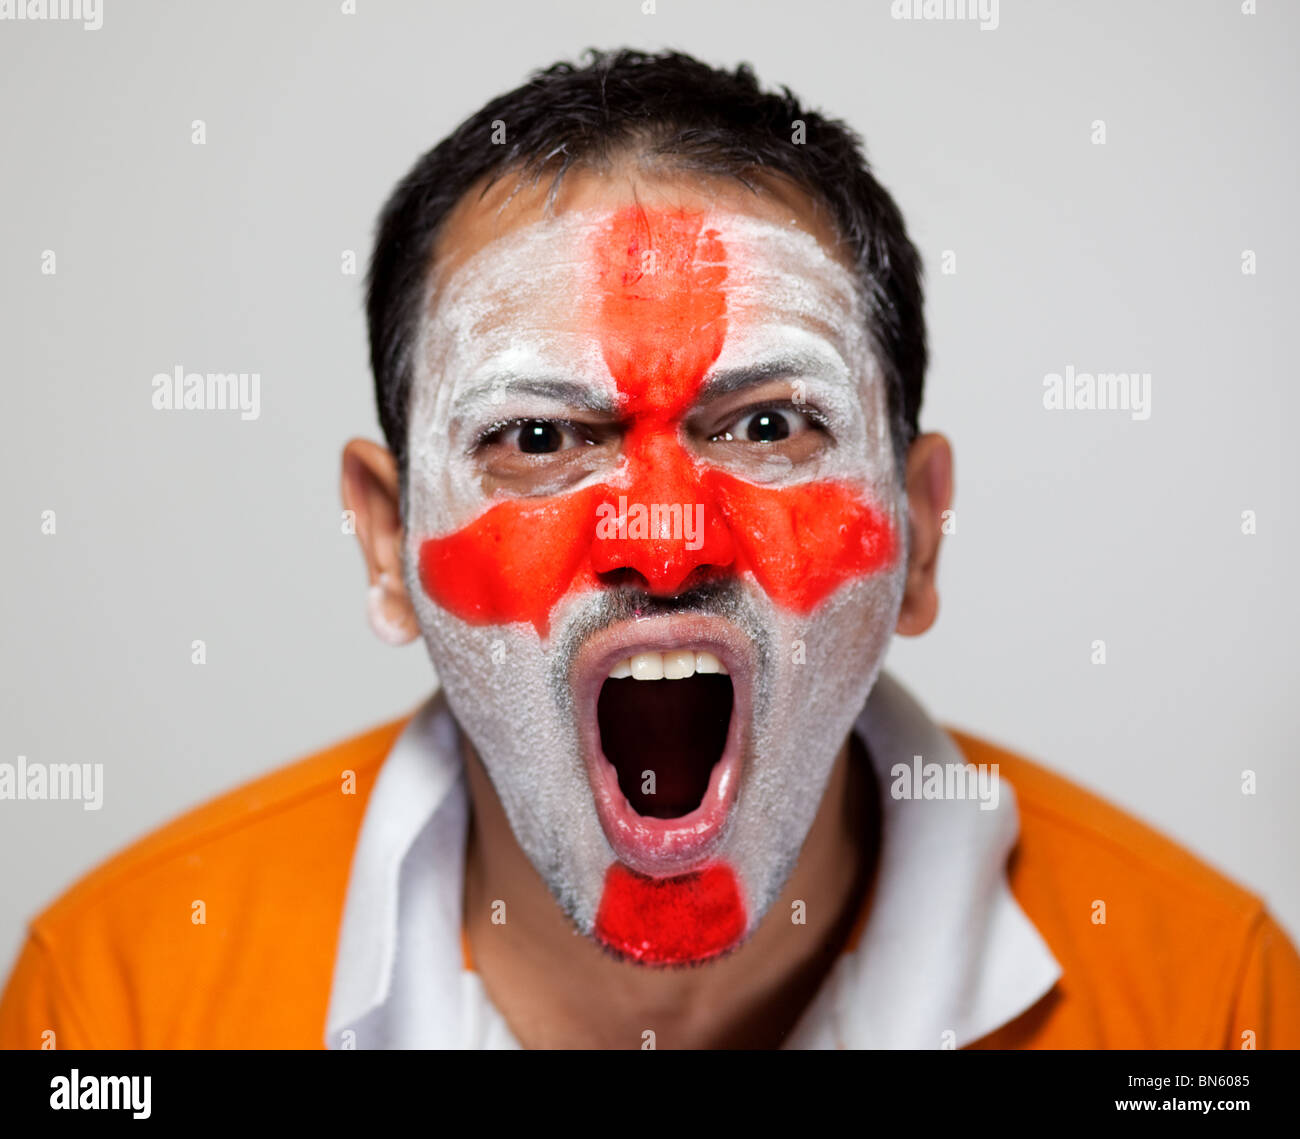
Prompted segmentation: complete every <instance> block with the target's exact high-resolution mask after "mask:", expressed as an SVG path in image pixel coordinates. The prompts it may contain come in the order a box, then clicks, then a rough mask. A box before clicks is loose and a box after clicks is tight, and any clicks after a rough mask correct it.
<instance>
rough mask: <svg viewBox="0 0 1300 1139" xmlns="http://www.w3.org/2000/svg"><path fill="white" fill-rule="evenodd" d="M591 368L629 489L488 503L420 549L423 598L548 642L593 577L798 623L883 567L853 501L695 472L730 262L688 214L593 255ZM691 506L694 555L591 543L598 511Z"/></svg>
mask: <svg viewBox="0 0 1300 1139" xmlns="http://www.w3.org/2000/svg"><path fill="white" fill-rule="evenodd" d="M592 260H593V265H594V268H595V278H596V282H597V285H598V293H599V301H598V306H597V309H596V316H595V319H596V320H597V322H598V326H599V330H600V343H601V350H602V354H603V356H604V359H605V363H606V365H607V366H608V367H609V370H610V374H611V375H612V376H613V377H614V380H615V382H616V384H617V386H618V391H619V395H620V397H621V408H620V410H621V411H622V412H623V414H624V415H625V417H626V419H627V421H628V423H629V428H628V431H627V434H626V436H625V438H624V444H623V447H624V454H625V456H626V459H627V469H628V471H629V474H630V477H631V482H630V485H628V486H624V487H618V488H615V487H609V486H596V487H588V488H586V489H584V490H581V491H576V492H573V493H571V494H567V495H557V496H553V497H548V498H540V499H512V500H506V501H502V502H498V503H496V504H495V505H493V506H491V507H490V508H489V509H488V510H487V511H486V512H485V513H483V514H482V515H480V516H479V517H478V518H477V519H476V520H475V521H473V522H471V523H470V524H469V525H467V526H466V527H464V528H463V529H461V530H459V531H457V532H455V533H453V534H449V535H446V536H443V537H438V538H430V539H428V540H427V541H425V542H424V543H423V544H422V545H421V547H420V580H421V583H422V584H423V586H424V589H425V591H426V592H427V593H428V595H429V596H430V597H431V598H432V599H433V600H434V601H435V602H437V603H438V604H439V605H441V606H443V607H444V608H445V609H448V610H449V611H451V612H452V613H455V614H456V615H457V616H458V617H460V618H461V619H462V620H465V621H468V622H471V623H474V624H507V623H510V622H515V621H527V622H530V623H531V624H533V625H534V626H535V627H536V628H537V630H538V632H539V633H541V634H542V635H545V634H546V633H547V631H548V630H549V623H550V614H551V612H552V611H553V609H554V607H555V605H556V604H557V603H558V602H559V601H560V600H561V599H562V598H563V597H564V596H566V595H567V594H570V593H580V592H583V591H586V590H589V589H593V588H597V587H598V586H599V585H600V580H601V579H600V576H599V575H601V574H609V573H612V572H613V571H617V570H628V569H630V570H635V571H636V572H637V573H638V574H639V575H640V576H641V577H642V578H644V580H645V582H646V584H647V586H648V587H649V589H650V590H651V591H652V592H654V593H660V594H672V593H675V592H677V591H678V590H680V589H681V588H682V587H683V586H684V585H686V584H687V583H688V582H689V583H694V582H695V581H697V580H699V579H700V577H701V576H702V575H718V574H728V575H731V574H738V573H745V572H748V573H751V574H753V576H754V578H755V579H756V580H757V581H758V583H759V585H760V586H762V588H763V589H764V590H766V591H767V593H768V594H769V596H771V597H772V599H773V600H774V601H775V602H776V603H777V604H778V605H781V606H783V607H784V608H787V609H790V610H793V611H795V612H799V613H807V612H810V611H811V610H812V609H814V608H815V607H816V606H817V605H818V604H819V603H820V602H821V601H823V600H824V599H825V598H826V597H828V596H829V595H830V594H831V593H833V592H834V591H835V590H836V589H838V588H839V587H840V586H841V585H842V584H844V583H845V582H846V581H849V580H851V579H853V578H856V577H860V576H863V575H866V574H870V573H874V572H876V571H878V570H880V569H883V568H885V567H886V566H888V565H890V564H891V563H892V562H893V560H894V558H895V556H896V554H897V543H896V540H895V536H894V533H893V529H892V527H891V526H890V524H889V521H888V519H887V518H885V517H884V515H883V514H882V513H881V512H880V511H878V510H877V509H875V508H874V507H873V506H872V505H871V504H870V503H868V502H866V501H864V500H863V498H862V496H861V494H860V492H859V491H857V490H856V489H855V488H853V487H851V486H849V485H847V484H844V483H839V482H832V481H823V482H817V483H806V484H803V485H799V486H792V487H764V486H757V485H755V484H752V483H748V482H745V481H744V480H742V479H738V478H736V477H735V476H734V475H731V474H728V473H727V472H725V471H722V470H719V469H716V468H709V467H707V466H706V465H703V464H699V463H697V461H696V460H695V459H694V458H693V457H692V456H691V455H690V453H689V452H688V451H687V450H686V447H685V446H684V444H683V443H682V440H681V437H680V430H679V429H680V421H681V418H682V416H683V415H684V414H685V413H686V412H687V411H688V410H689V409H690V407H691V406H692V404H693V403H694V401H695V398H696V396H697V394H698V392H699V388H700V384H701V382H702V381H703V379H704V376H705V374H706V373H707V372H708V370H709V368H710V367H711V366H712V365H713V363H714V361H715V360H716V359H717V358H718V355H719V353H720V352H721V350H722V344H723V340H724V338H725V336H726V290H725V285H726V275H727V269H726V250H725V248H724V246H723V243H722V240H721V238H720V236H719V234H718V233H717V231H716V230H704V229H703V218H702V216H701V215H700V214H698V213H693V212H690V211H685V210H644V209H642V208H640V207H635V206H631V207H627V208H625V209H623V210H620V211H618V212H617V213H615V214H614V215H613V217H612V218H611V220H610V222H609V224H608V225H607V226H606V227H605V228H604V230H603V232H602V233H601V235H600V238H599V240H597V242H596V243H595V245H594V247H593V250H592ZM620 495H622V496H624V497H625V498H626V501H627V502H628V503H631V504H637V503H640V504H644V505H646V506H649V505H650V504H681V505H682V506H683V507H685V506H688V505H692V504H697V503H698V504H701V505H702V506H703V507H704V515H703V524H704V529H703V535H702V536H701V537H702V543H701V544H700V545H699V547H698V548H697V549H694V550H691V549H688V548H687V542H686V539H685V536H684V534H652V535H651V536H649V537H637V538H631V537H623V538H618V537H613V538H611V537H605V536H600V537H598V536H597V520H598V510H599V508H600V507H601V506H602V505H604V504H607V503H608V504H611V505H615V506H616V505H617V503H618V500H619V497H620Z"/></svg>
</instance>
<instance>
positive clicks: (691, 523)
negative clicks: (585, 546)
mask: <svg viewBox="0 0 1300 1139" xmlns="http://www.w3.org/2000/svg"><path fill="white" fill-rule="evenodd" d="M625 454H626V455H627V458H628V470H629V473H630V474H631V476H632V477H631V480H630V484H629V486H628V488H627V489H626V491H624V492H621V493H620V491H619V490H617V489H616V488H611V489H610V490H609V492H608V494H607V495H606V497H605V499H604V500H603V502H602V504H601V511H600V513H601V521H599V522H598V524H597V527H596V536H595V538H594V539H593V541H592V549H591V565H592V569H594V570H595V572H596V574H597V575H598V576H599V577H600V578H601V579H602V580H603V581H605V582H606V583H607V584H613V583H614V582H619V581H626V580H627V579H628V577H629V576H633V575H634V576H635V578H639V579H640V582H641V583H643V584H644V588H646V589H647V590H648V591H649V592H650V593H652V594H656V595H659V596H671V595H673V594H676V593H680V592H681V591H682V590H683V589H684V588H689V587H693V586H695V585H698V584H700V582H701V581H702V580H706V579H709V578H712V577H716V576H720V575H722V574H725V573H729V572H732V570H733V568H734V566H735V562H736V543H735V540H734V539H733V537H732V535H731V531H730V529H729V528H728V526H727V521H726V518H725V516H724V515H723V513H722V511H721V509H720V507H719V504H718V502H717V500H716V497H715V496H714V495H713V494H712V493H711V492H709V491H708V490H706V488H705V486H704V484H703V483H702V481H701V479H700V477H699V473H698V471H697V470H696V468H695V464H694V463H693V462H692V460H691V457H690V455H688V454H687V453H686V450H685V448H684V447H683V446H682V445H681V443H680V442H679V441H678V440H677V439H676V437H675V436H673V435H671V434H668V433H666V432H656V433H653V434H649V433H648V434H644V435H640V436H639V437H637V436H636V435H633V436H631V437H629V438H628V440H627V443H626V450H625Z"/></svg>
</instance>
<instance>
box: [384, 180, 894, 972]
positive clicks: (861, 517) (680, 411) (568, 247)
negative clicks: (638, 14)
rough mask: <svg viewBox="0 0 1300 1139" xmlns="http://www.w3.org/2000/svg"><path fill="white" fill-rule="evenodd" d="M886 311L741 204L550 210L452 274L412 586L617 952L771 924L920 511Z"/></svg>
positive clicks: (534, 844)
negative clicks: (874, 309)
mask: <svg viewBox="0 0 1300 1139" xmlns="http://www.w3.org/2000/svg"><path fill="white" fill-rule="evenodd" d="M867 327H868V323H867V319H866V315H865V310H864V307H863V304H862V301H861V298H860V295H859V292H858V290H857V288H856V285H855V282H854V280H853V278H852V276H851V274H850V273H849V272H848V271H847V270H846V269H845V268H844V267H843V266H841V265H840V264H839V263H838V262H837V261H836V260H835V259H834V258H832V257H830V256H829V255H828V254H827V253H826V251H825V250H824V249H823V248H822V246H821V245H820V244H819V243H818V242H817V241H816V240H815V239H814V238H813V237H811V236H809V235H808V234H807V233H805V232H803V231H802V230H800V229H798V228H796V227H795V226H793V225H781V224H776V223H775V222H773V221H770V220H764V219H762V218H760V217H757V216H753V215H750V214H748V213H745V212H740V211H735V212H732V211H723V210H708V211H703V210H697V209H690V208H686V207H684V206H668V207H664V208H646V207H642V206H639V205H634V204H623V205H618V206H614V207H612V208H610V209H607V210H597V211H584V212H580V213H579V212H569V213H562V214H560V215H559V216H555V217H546V218H539V219H538V220H536V221H535V222H533V223H532V224H529V225H525V226H522V227H520V228H517V229H515V230H513V231H512V232H510V233H509V234H507V235H506V236H504V237H501V238H499V239H497V240H495V241H493V242H491V243H490V244H487V245H486V246H484V247H483V248H481V249H480V250H479V251H478V252H477V253H475V254H474V255H473V256H472V257H471V258H469V259H468V260H467V261H465V262H464V263H463V264H461V265H460V266H458V267H457V268H456V269H455V270H453V271H452V272H450V273H449V274H447V275H446V276H445V278H442V279H439V278H437V277H435V280H434V282H433V286H432V288H431V295H430V302H429V305H428V309H427V320H426V325H425V329H424V336H423V344H422V353H421V356H420V359H419V361H418V366H417V377H416V383H415V386H414V389H413V393H412V406H411V438H410V454H411V466H410V472H409V496H408V511H407V513H408V548H407V550H406V557H407V577H408V584H409V585H410V586H411V589H412V595H413V596H417V597H418V598H419V601H418V604H417V609H418V613H419V617H420V621H421V626H422V628H423V630H424V633H425V638H426V641H427V643H428V646H429V649H430V653H431V655H432V657H433V660H434V664H435V666H436V668H437V670H438V673H439V676H440V678H441V680H442V683H443V686H444V688H445V690H446V692H447V697H448V700H449V702H450V704H451V707H452V710H453V711H454V712H455V714H456V716H457V719H458V721H459V722H460V723H461V725H462V727H463V728H464V729H465V731H466V732H467V734H468V735H469V738H470V740H471V741H472V742H473V744H474V745H475V747H476V749H477V751H478V753H479V755H480V756H481V757H482V759H483V761H484V764H485V766H486V768H487V770H488V772H489V774H490V776H491V778H492V781H493V784H494V786H495V788H496V790H497V793H498V795H499V796H500V798H501V801H502V805H503V807H504V808H505V811H506V815H507V817H508V818H509V820H510V823H511V826H512V828H513V830H514V832H515V836H516V838H517V839H518V841H519V842H520V845H521V846H522V847H523V849H524V851H525V853H526V854H527V855H528V856H529V858H530V859H531V861H532V862H533V864H534V866H535V867H536V868H537V869H538V871H539V873H540V874H541V875H542V877H543V878H544V879H545V880H546V882H547V883H548V885H549V886H550V887H551V890H552V892H553V893H554V895H555V896H556V898H557V899H558V900H559V901H560V904H561V905H562V906H563V907H564V908H565V910H566V912H567V913H568V914H569V916H570V917H571V918H572V919H573V920H574V921H575V923H576V924H577V925H578V927H579V928H580V929H581V930H582V931H583V932H586V933H590V934H593V935H594V936H596V937H597V938H599V939H600V940H601V941H602V942H603V943H604V944H606V945H607V946H609V947H610V948H612V949H614V950H615V951H617V952H619V953H621V954H623V955H625V956H627V957H628V958H629V959H632V960H636V961H640V962H643V963H647V964H669V963H676V962H681V961H698V960H703V959H707V958H708V957H711V956H715V955H716V954H718V953H722V952H725V951H726V950H728V949H730V948H732V947H734V946H735V945H736V944H739V943H740V942H741V941H742V940H743V939H744V937H745V936H746V935H747V934H749V933H751V932H752V931H753V929H754V928H755V926H756V925H757V923H758V921H759V920H760V919H761V918H762V916H763V914H764V913H765V912H766V911H767V909H768V907H769V906H770V905H771V904H772V902H773V900H774V899H775V898H776V897H777V895H778V894H779V892H780V889H781V887H782V885H783V884H784V882H785V880H786V878H787V877H788V876H789V873H790V871H791V870H792V869H793V866H794V862H795V860H796V858H797V856H798V852H799V850H800V848H801V846H802V844H803V840H804V838H805V837H806V835H807V832H808V828H809V826H810V825H811V823H812V820H813V817H814V815H815V813H816V809H817V806H818V804H819V802H820V799H821V795H822V792H823V790H824V788H825V785H826V780H827V777H828V775H829V772H830V768H831V765H832V763H833V760H834V758H835V755H836V753H837V751H838V749H839V747H840V746H841V744H842V743H843V741H844V738H845V736H846V735H847V732H848V731H849V728H850V726H851V724H852V721H853V719H854V718H855V717H856V714H857V712H858V711H859V710H860V708H861V706H862V703H863V702H864V701H865V698H866V696H867V693H868V692H869V690H870V688H871V685H872V684H873V683H874V681H875V677H876V675H877V672H878V669H879V666H880V662H881V659H882V657H883V653H884V649H885V646H886V644H887V641H888V638H889V635H890V633H891V631H892V628H893V625H894V622H895V620H896V617H897V611H898V605H899V600H900V597H901V585H902V574H903V565H904V557H903V550H902V535H903V533H904V532H905V519H904V517H903V515H902V513H901V510H902V499H901V495H900V494H899V492H898V490H897V489H896V484H895V477H894V471H895V468H894V457H893V455H892V451H891V447H890V435H889V430H888V418H887V406H886V398H885V391H884V387H883V383H882V381H881V378H880V373H879V369H878V367H877V364H876V361H875V358H874V355H873V353H872V351H871V346H870V342H869V338H868V334H867Z"/></svg>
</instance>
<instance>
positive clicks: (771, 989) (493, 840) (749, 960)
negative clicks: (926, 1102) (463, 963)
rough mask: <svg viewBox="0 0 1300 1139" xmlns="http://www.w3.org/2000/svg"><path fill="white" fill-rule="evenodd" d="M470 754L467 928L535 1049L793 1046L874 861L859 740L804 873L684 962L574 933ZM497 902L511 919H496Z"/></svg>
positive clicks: (873, 828)
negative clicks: (641, 960)
mask: <svg viewBox="0 0 1300 1139" xmlns="http://www.w3.org/2000/svg"><path fill="white" fill-rule="evenodd" d="M465 752H466V757H465V758H466V772H467V776H468V781H469V791H470V802H471V809H472V817H471V823H470V829H469V839H468V847H467V851H466V869H465V898H464V901H465V932H466V936H467V937H468V940H469V945H470V952H471V954H472V955H473V958H474V964H475V968H476V969H477V970H478V972H479V975H480V978H481V980H482V982H483V985H484V988H485V989H486V991H487V994H488V996H489V997H490V998H491V999H492V1002H493V1004H494V1005H495V1006H496V1008H497V1009H498V1010H499V1011H500V1012H501V1014H502V1016H504V1017H505V1019H506V1022H507V1024H508V1025H509V1026H510V1029H511V1031H512V1032H513V1033H514V1036H515V1038H516V1039H517V1040H518V1041H519V1042H520V1043H521V1044H522V1045H523V1046H524V1047H526V1048H564V1047H578V1048H640V1047H642V1046H643V1044H644V1043H645V1041H646V1039H647V1038H646V1037H645V1036H644V1033H645V1032H647V1030H649V1031H653V1032H654V1034H655V1037H654V1039H655V1044H656V1046H657V1047H663V1048H718V1047H768V1048H770V1047H777V1046H779V1045H780V1043H781V1042H782V1041H783V1040H784V1038H785V1037H786V1036H787V1035H788V1034H789V1032H790V1030H791V1029H792V1028H793V1027H794V1025H795V1023H796V1022H797V1020H798V1018H799V1016H800V1014H801V1013H802V1012H803V1010H804V1008H805V1007H806V1006H807V1005H808V1002H809V1001H811V1000H812V998H813V996H814V995H815V994H816V992H817V989H818V987H819V986H820V984H821V982H822V981H823V979H824V978H825V976H826V974H827V973H828V972H829V970H830V968H831V966H833V965H834V963H835V960H836V958H837V956H838V955H839V952H840V950H841V948H842V947H843V945H844V943H845V941H846V940H847V938H848V936H849V934H850V931H851V929H852V927H853V925H854V922H855V920H856V918H857V917H858V914H859V912H860V910H861V908H862V906H863V904H864V902H865V898H866V894H867V888H868V885H869V883H870V880H871V877H872V874H873V872H874V864H875V859H876V852H877V848H878V845H879V842H878V840H879V832H880V805H879V789H878V787H877V785H876V780H875V776H874V774H873V772H872V770H871V763H870V761H869V759H868V757H867V756H866V754H865V752H863V751H862V750H861V745H860V744H859V742H858V741H857V739H856V737H854V736H852V735H850V737H849V738H848V739H847V740H845V742H844V744H843V746H842V747H841V749H840V752H839V755H838V756H837V758H836V761H835V764H834V766H833V767H832V769H831V775H830V778H829V780H828V782H827V786H826V791H825V793H824V795H823V797H822V802H821V806H820V807H819V809H818V812H817V816H816V818H815V819H814V820H813V825H812V827H811V828H810V830H809V832H808V836H807V838H806V839H805V841H804V845H803V849H802V851H801V852H800V856H799V861H798V863H797V865H796V867H795V870H794V873H793V874H792V875H791V876H790V879H789V881H788V882H787V883H786V886H785V889H784V890H783V891H782V894H781V896H780V897H779V898H778V899H777V901H776V902H774V903H773V905H772V906H771V908H770V909H769V910H768V912H767V914H766V915H765V916H764V918H763V920H762V921H761V922H760V923H759V926H758V928H757V930H755V932H754V934H753V936H752V937H751V938H750V939H749V941H748V942H746V944H744V945H743V946H741V947H740V948H739V949H738V950H736V951H735V952H733V953H730V954H727V955H726V956H724V957H721V958H718V959H717V960H714V961H710V962H707V963H705V964H703V965H700V966H698V967H687V968H670V969H660V968H647V967H645V966H641V965H636V964H632V963H630V962H626V961H622V960H618V959H616V958H615V957H613V956H612V955H611V954H609V953H607V952H606V951H605V950H603V949H602V948H601V947H600V946H598V945H597V944H596V943H595V942H594V941H592V940H591V939H590V938H585V937H584V938H579V937H575V936H574V934H573V927H572V925H571V924H570V922H569V921H568V919H567V918H566V917H565V916H564V914H563V912H562V911H561V910H560V908H559V906H558V905H556V903H555V900H554V899H553V898H552V896H551V894H550V891H549V890H548V889H547V888H546V885H545V883H544V882H543V881H542V879H541V878H540V876H539V875H538V874H537V872H536V870H534V869H533V866H532V864H531V863H530V862H529V861H528V858H527V856H526V855H525V854H524V852H523V850H522V849H521V848H520V846H519V844H518V842H517V841H516V840H515V837H514V833H513V831H512V830H511V828H510V824H509V822H508V820H507V819H506V817H505V812H504V811H503V810H502V807H501V803H500V800H499V799H498V798H497V795H496V792H495V790H494V789H493V787H492V784H491V781H490V780H489V779H488V777H487V773H486V772H485V771H484V769H483V766H482V763H481V762H480V760H479V759H478V757H477V755H475V754H474V752H473V749H472V748H471V747H470V746H469V744H468V743H466V744H465ZM497 901H504V902H505V903H506V910H505V914H506V920H505V922H504V923H502V924H494V923H493V920H492V915H493V904H494V902H497ZM796 902H802V903H803V905H802V907H799V908H800V909H801V911H802V914H803V917H804V922H803V923H801V924H796V923H795V922H794V921H793V920H792V914H793V913H794V912H795V903H796ZM497 912H498V913H499V912H500V908H499V907H497Z"/></svg>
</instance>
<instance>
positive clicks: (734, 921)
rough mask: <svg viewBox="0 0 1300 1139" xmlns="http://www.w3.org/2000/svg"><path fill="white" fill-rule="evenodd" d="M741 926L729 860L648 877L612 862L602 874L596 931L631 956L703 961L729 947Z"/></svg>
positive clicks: (657, 961) (663, 961) (650, 961)
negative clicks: (658, 876)
mask: <svg viewBox="0 0 1300 1139" xmlns="http://www.w3.org/2000/svg"><path fill="white" fill-rule="evenodd" d="M744 932H745V907H744V905H743V904H742V902H741V900H740V888H739V886H738V885H737V883H736V876H735V874H734V873H733V872H732V870H731V867H729V866H726V865H723V864H721V863H715V864H714V865H712V866H706V867H705V868H704V869H702V870H695V871H692V872H691V873H689V874H681V875H678V876H677V877H675V878H647V877H645V876H643V875H641V874H637V873H636V872H634V871H632V870H629V869H628V868H627V867H626V866H624V865H623V864H622V863H621V862H616V863H614V865H613V866H611V867H610V868H609V871H608V872H607V873H606V875H605V892H604V893H603V894H602V895H601V899H600V910H599V912H598V913H597V915H596V929H595V933H596V937H597V938H598V939H599V940H600V941H601V942H603V943H604V944H605V945H607V946H609V948H611V949H614V950H616V951H617V952H619V953H621V954H623V955H624V956H626V957H631V958H632V959H633V960H635V961H640V962H642V963H643V964H646V965H679V964H685V963H687V962H689V961H704V960H707V959H708V958H710V957H716V956H717V955H718V954H719V953H722V952H725V951H726V950H727V949H730V948H731V947H732V946H733V945H735V944H736V942H738V941H739V940H740V938H741V935H742V934H743V933H744Z"/></svg>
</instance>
